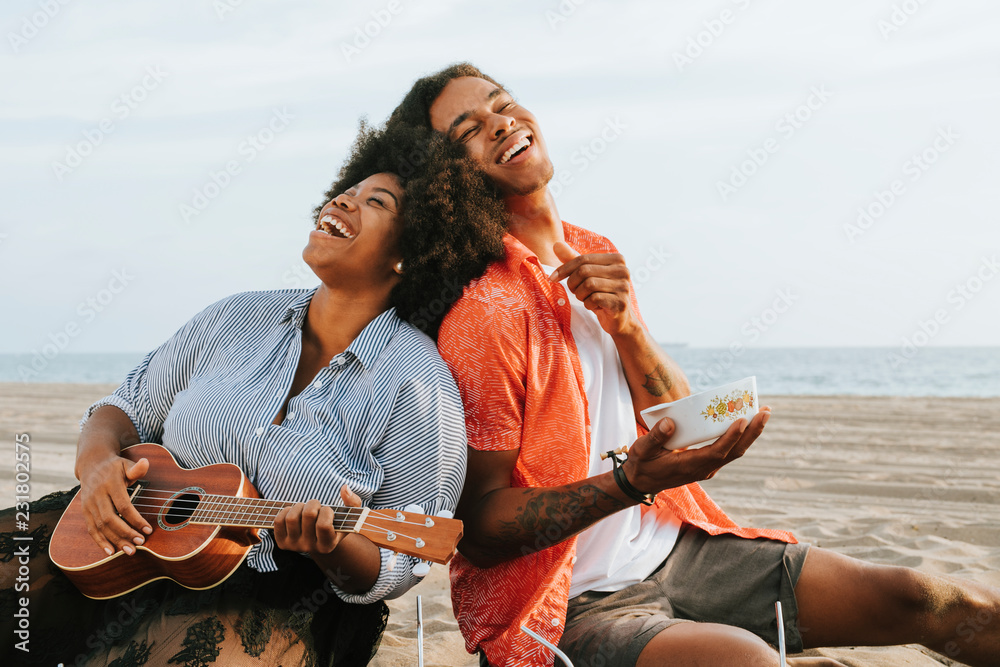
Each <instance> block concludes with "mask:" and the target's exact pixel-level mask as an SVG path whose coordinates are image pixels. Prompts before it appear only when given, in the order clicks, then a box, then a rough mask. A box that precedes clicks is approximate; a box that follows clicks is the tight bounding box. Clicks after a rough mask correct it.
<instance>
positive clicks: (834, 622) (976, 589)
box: [795, 547, 1000, 665]
mask: <svg viewBox="0 0 1000 667" xmlns="http://www.w3.org/2000/svg"><path fill="white" fill-rule="evenodd" d="M795 598H796V600H797V601H798V607H799V629H800V631H801V633H802V639H803V644H804V645H805V647H806V648H812V647H818V646H854V645H859V646H886V645H893V644H912V643H919V644H923V645H924V646H926V647H928V648H930V649H932V650H934V651H937V652H939V653H942V654H943V655H946V656H948V657H951V658H953V659H955V660H958V661H960V662H963V663H966V664H969V665H1000V591H998V590H997V589H992V588H989V587H987V586H983V585H980V584H977V583H975V582H971V581H965V580H959V579H954V578H951V577H943V576H938V575H931V574H926V573H923V572H918V571H917V570H913V569H910V568H905V567H893V566H889V565H873V564H870V563H864V562H862V561H859V560H855V559H853V558H849V557H847V556H843V555H840V554H837V553H834V552H832V551H827V550H825V549H818V548H815V547H814V548H812V549H810V550H809V554H808V556H807V557H806V561H805V564H804V565H803V567H802V574H801V575H800V576H799V580H798V583H797V584H796V586H795Z"/></svg>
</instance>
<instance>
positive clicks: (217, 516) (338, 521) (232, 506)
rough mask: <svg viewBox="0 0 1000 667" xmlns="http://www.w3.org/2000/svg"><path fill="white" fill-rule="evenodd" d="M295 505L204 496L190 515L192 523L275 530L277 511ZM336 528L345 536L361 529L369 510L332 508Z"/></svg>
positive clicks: (251, 499)
mask: <svg viewBox="0 0 1000 667" xmlns="http://www.w3.org/2000/svg"><path fill="white" fill-rule="evenodd" d="M294 504H295V503H290V502H284V501H281V500H265V499H263V498H240V497H235V496H217V495H204V496H202V497H201V501H200V502H199V503H198V506H197V507H196V508H195V509H194V511H193V512H192V513H191V518H190V520H189V522H190V523H193V524H205V525H213V526H231V527H235V528H273V527H274V519H275V517H277V516H278V512H280V511H281V510H283V509H285V508H286V507H291V506H292V505H294ZM330 509H332V510H333V527H334V529H335V530H337V531H339V532H343V533H356V532H359V531H360V530H361V527H362V526H363V525H364V523H365V519H366V518H367V517H368V513H369V510H368V508H360V507H331V508H330Z"/></svg>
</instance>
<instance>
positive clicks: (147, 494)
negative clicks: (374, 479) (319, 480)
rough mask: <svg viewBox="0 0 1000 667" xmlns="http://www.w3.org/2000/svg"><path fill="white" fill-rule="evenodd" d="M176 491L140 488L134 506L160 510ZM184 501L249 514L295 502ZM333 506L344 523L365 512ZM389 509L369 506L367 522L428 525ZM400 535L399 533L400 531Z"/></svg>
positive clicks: (208, 510)
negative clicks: (383, 521) (247, 503)
mask: <svg viewBox="0 0 1000 667" xmlns="http://www.w3.org/2000/svg"><path fill="white" fill-rule="evenodd" d="M177 493H178V492H177V491H175V490H170V489H153V488H144V489H142V490H140V491H139V493H138V494H136V496H135V498H134V499H133V503H132V506H133V507H136V508H139V507H143V508H149V509H152V510H159V509H162V508H163V507H164V506H165V502H159V503H158V502H156V501H168V500H170V499H171V497H173V496H176V495H177ZM154 494H165V495H154ZM192 495H195V494H192ZM139 500H150V501H154V502H151V503H150V502H145V503H143V502H135V501H139ZM241 500H250V501H252V502H251V503H250V504H249V505H244V506H241V503H239V502H238V501H241ZM181 503H186V504H189V505H190V507H185V509H191V510H197V509H198V506H199V504H201V503H205V506H204V507H202V508H201V509H202V510H203V511H204V512H205V513H208V514H211V513H216V514H219V513H230V514H247V513H248V512H258V513H259V512H260V511H261V510H267V511H273V510H279V511H280V510H281V509H284V508H285V507H288V506H291V505H293V504H294V503H291V502H289V501H286V500H268V499H265V498H245V497H241V496H221V495H215V494H206V495H204V496H199V497H198V498H195V499H188V498H183V497H180V496H178V497H177V498H175V499H174V502H173V505H174V506H177V505H179V504H181ZM275 503H277V504H275ZM213 504H215V505H219V506H218V507H214V508H213V507H209V506H210V505H213ZM332 509H333V510H334V512H335V513H336V514H339V515H341V516H335V519H336V520H339V521H344V522H348V521H356V520H358V519H359V518H361V514H362V512H363V511H364V508H362V507H332ZM389 511H393V510H377V509H369V512H368V517H369V518H368V519H366V520H365V523H366V524H368V521H369V520H370V519H382V520H385V521H391V522H392V523H393V524H394V525H399V526H425V525H426V524H425V523H423V522H421V521H409V520H406V519H404V520H403V521H400V520H399V519H398V518H397V517H396V515H395V514H388V513H387V512H389ZM404 517H405V515H404ZM370 527H371V528H373V529H375V528H377V529H379V530H384V531H385V532H386V534H388V533H390V532H396V531H393V530H389V529H386V528H383V527H382V526H375V525H371V526H370ZM397 534H400V533H397ZM402 537H409V539H414V538H412V537H410V536H408V535H402Z"/></svg>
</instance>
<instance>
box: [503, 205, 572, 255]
mask: <svg viewBox="0 0 1000 667" xmlns="http://www.w3.org/2000/svg"><path fill="white" fill-rule="evenodd" d="M504 206H505V207H506V208H507V213H508V215H509V216H510V217H509V219H508V223H507V231H509V232H510V234H511V236H513V237H514V238H516V239H517V240H518V241H520V242H521V243H523V244H524V245H525V246H526V247H527V248H528V250H530V251H531V252H533V253H535V254H536V255H538V261H540V262H541V263H542V264H546V265H548V266H561V265H562V262H561V261H559V258H558V257H556V255H555V253H554V252H553V251H552V245H553V244H555V243H556V242H557V241H565V240H566V239H565V237H564V235H563V227H562V220H560V219H559V211H558V210H556V200H555V198H554V197H553V196H552V193H551V192H550V191H549V189H548V188H547V187H545V188H542V189H540V190H536V191H535V192H533V193H531V194H529V195H514V196H510V197H506V198H505V199H504Z"/></svg>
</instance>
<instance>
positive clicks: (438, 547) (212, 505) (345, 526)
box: [49, 443, 462, 600]
mask: <svg viewBox="0 0 1000 667" xmlns="http://www.w3.org/2000/svg"><path fill="white" fill-rule="evenodd" d="M121 456H122V457H123V458H126V459H128V460H130V461H138V460H139V459H143V458H144V459H147V460H148V461H149V472H148V473H147V475H146V477H145V479H142V480H140V481H138V482H136V483H135V484H133V485H132V486H131V487H129V488H130V494H131V495H130V498H131V501H132V505H134V506H135V508H136V510H138V512H139V514H141V515H142V516H143V518H144V519H146V521H148V522H149V524H150V526H152V527H153V532H152V534H150V535H147V536H145V542H144V543H143V544H142V545H140V546H136V547H135V554H134V555H132V556H127V555H125V553H124V552H122V551H116V552H115V553H114V554H112V555H110V556H109V555H108V554H107V553H106V552H105V551H104V549H102V548H101V547H99V546H97V544H96V543H95V542H94V540H93V538H92V537H90V535H89V534H88V532H87V523H86V520H85V519H84V515H83V508H82V503H81V500H80V494H79V493H77V494H76V496H75V497H74V498H73V500H72V501H71V502H70V504H69V506H68V507H67V508H66V511H65V512H64V513H63V515H62V518H61V519H60V520H59V523H58V524H57V525H56V528H55V530H54V531H53V532H52V539H51V541H50V543H49V557H50V558H51V559H52V562H53V563H55V565H56V566H57V567H59V569H61V570H62V571H63V572H64V573H65V574H66V576H67V577H68V578H69V579H70V581H72V582H73V584H74V585H76V587H77V588H78V589H79V590H80V592H81V593H83V594H84V595H86V596H87V597H90V598H94V599H98V600H103V599H107V598H113V597H117V596H119V595H124V594H125V593H128V592H129V591H132V590H135V589H136V588H139V587H140V586H143V585H145V584H148V583H149V582H151V581H155V580H157V579H172V580H174V581H176V582H177V583H178V584H180V585H182V586H185V587H187V588H191V589H194V590H202V589H205V588H211V587H213V586H216V585H218V584H220V583H222V582H223V581H225V580H226V579H227V578H228V577H229V576H230V575H231V574H232V573H233V572H235V571H236V568H238V567H239V566H240V564H241V563H242V562H243V559H244V558H246V555H247V552H249V551H250V548H251V547H252V546H253V545H254V544H257V543H258V542H260V537H259V536H258V531H260V530H261V529H266V528H273V527H274V519H275V517H276V516H277V515H278V512H280V511H281V510H282V509H284V508H285V507H289V506H291V505H293V504H294V503H290V502H284V501H280V500H266V499H263V498H261V497H260V494H259V493H257V489H255V488H254V487H253V485H252V484H250V481H249V480H248V479H247V478H246V476H245V475H244V474H243V471H242V470H240V468H239V467H238V466H235V465H233V464H231V463H216V464H213V465H208V466H204V467H201V468H194V469H191V470H186V469H184V468H181V467H180V466H179V465H177V462H176V461H175V460H174V457H173V456H172V455H171V454H170V452H169V451H168V450H167V449H165V448H164V447H161V446H160V445H156V444H151V443H144V444H140V445H132V446H131V447H126V448H125V449H123V450H122V452H121ZM332 509H333V511H334V520H333V525H334V528H335V529H336V530H337V531H341V532H348V533H360V534H361V535H364V536H365V537H367V538H368V539H369V540H371V541H372V542H373V543H374V544H375V545H376V546H379V547H385V548H386V549H391V550H392V551H395V552H397V553H402V554H406V555H409V556H414V557H416V558H419V559H421V560H424V561H430V562H434V563H440V564H442V565H443V564H446V563H448V561H450V560H451V557H452V556H453V555H454V554H455V549H456V547H457V545H458V541H459V540H460V539H462V522H461V521H459V520H457V519H451V518H445V517H438V516H427V515H424V514H418V513H415V512H408V511H397V510H391V509H384V510H374V509H369V508H366V507H333V508H332ZM421 565H424V564H423V563H420V564H418V565H417V568H421ZM421 569H425V568H421ZM415 570H416V568H415ZM415 573H417V572H415Z"/></svg>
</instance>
